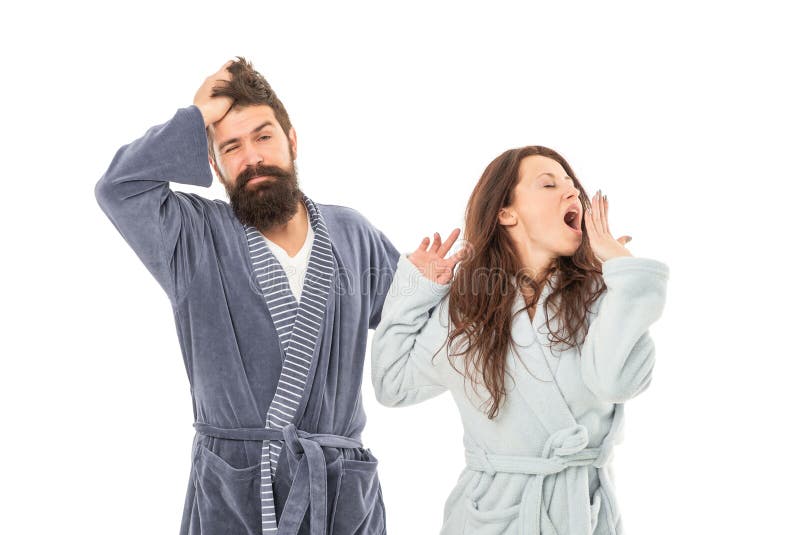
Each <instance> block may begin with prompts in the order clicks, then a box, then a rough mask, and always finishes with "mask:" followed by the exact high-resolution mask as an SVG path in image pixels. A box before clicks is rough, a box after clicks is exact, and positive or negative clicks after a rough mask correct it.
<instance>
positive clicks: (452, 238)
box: [438, 228, 461, 258]
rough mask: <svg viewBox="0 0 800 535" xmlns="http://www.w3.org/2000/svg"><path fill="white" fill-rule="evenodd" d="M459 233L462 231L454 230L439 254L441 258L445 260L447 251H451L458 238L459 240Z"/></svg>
mask: <svg viewBox="0 0 800 535" xmlns="http://www.w3.org/2000/svg"><path fill="white" fill-rule="evenodd" d="M459 233H461V229H459V228H456V229H453V232H451V233H450V235H449V236H448V237H447V239H446V240H445V241H444V243H443V244H442V247H441V248H440V249H439V252H438V254H439V256H440V257H442V258H444V255H446V254H447V251H449V250H450V248H451V247H452V246H453V244H454V243H455V242H456V238H458V235H459Z"/></svg>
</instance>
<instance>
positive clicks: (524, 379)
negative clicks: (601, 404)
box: [508, 284, 591, 534]
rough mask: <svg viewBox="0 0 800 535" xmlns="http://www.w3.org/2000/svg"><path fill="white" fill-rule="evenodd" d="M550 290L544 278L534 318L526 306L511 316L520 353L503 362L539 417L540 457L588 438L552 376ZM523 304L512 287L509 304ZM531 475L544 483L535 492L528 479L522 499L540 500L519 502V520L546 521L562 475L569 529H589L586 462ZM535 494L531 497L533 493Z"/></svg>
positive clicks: (538, 523)
mask: <svg viewBox="0 0 800 535" xmlns="http://www.w3.org/2000/svg"><path fill="white" fill-rule="evenodd" d="M551 292H552V286H551V284H546V285H545V287H544V289H543V290H542V293H541V296H540V297H539V300H538V302H537V304H536V313H535V314H534V317H533V321H531V320H530V317H529V316H528V313H527V312H525V311H523V312H521V313H519V314H517V315H516V317H515V318H514V320H513V322H512V326H511V333H512V339H513V340H514V342H515V345H516V349H517V352H518V353H519V358H517V357H516V356H514V355H512V356H511V357H510V358H509V362H508V369H509V372H510V373H511V375H512V376H513V377H514V380H515V384H516V385H517V386H516V388H515V391H516V392H517V393H518V394H519V395H520V396H521V397H522V399H523V400H524V401H525V402H526V404H527V405H528V406H529V407H530V409H531V415H534V416H535V417H536V418H537V419H539V421H540V422H541V424H542V426H543V427H544V428H545V429H546V430H547V431H548V432H549V434H550V438H549V439H548V440H547V442H546V443H545V445H544V448H543V451H542V452H541V457H544V458H553V457H554V456H558V455H559V451H567V450H571V449H574V450H576V451H580V450H581V449H583V448H585V446H586V445H587V444H588V432H587V430H586V428H585V427H584V426H581V425H579V424H578V422H577V421H576V420H575V416H574V415H573V414H572V411H571V410H570V408H569V405H568V404H567V401H566V400H565V399H564V395H563V393H562V392H561V389H560V387H559V385H558V383H557V382H556V375H557V373H556V372H557V369H558V361H559V359H558V357H556V356H553V355H552V353H551V351H550V349H548V347H547V346H548V345H549V340H548V332H549V331H548V329H547V322H546V318H545V314H544V301H545V298H546V297H547V296H548V295H549V294H550V293H551ZM524 306H525V303H524V298H523V296H522V294H521V293H519V292H517V297H516V300H515V302H514V308H513V310H514V311H515V312H516V311H518V310H520V309H522V308H523V307H524ZM554 323H555V322H554V320H552V319H551V325H554V329H555V328H556V327H555V324H554ZM584 442H586V444H584ZM534 477H535V478H543V479H544V480H543V482H541V483H543V487H542V491H541V492H538V491H537V490H536V487H537V484H536V483H532V484H531V485H529V489H528V490H526V496H525V497H523V502H525V501H529V502H530V501H531V500H535V501H539V505H538V506H533V507H523V508H522V513H521V517H520V523H521V525H523V526H529V525H535V526H541V525H547V524H549V523H550V518H549V516H548V514H547V511H548V510H549V509H550V504H551V501H552V500H553V490H554V488H555V482H556V479H555V478H556V477H563V478H565V479H566V485H565V488H566V489H567V493H568V494H570V496H569V498H570V499H568V500H567V503H566V507H567V508H568V511H569V522H570V533H576V534H578V533H580V534H584V533H586V534H588V533H589V529H590V525H591V516H590V510H589V508H587V507H585V506H584V505H583V504H586V503H589V479H588V469H587V467H586V466H574V467H572V468H571V469H569V470H565V471H563V472H561V473H559V474H553V475H552V476H550V477H545V476H543V475H536V476H534ZM534 495H535V496H536V497H535V498H533V496H534Z"/></svg>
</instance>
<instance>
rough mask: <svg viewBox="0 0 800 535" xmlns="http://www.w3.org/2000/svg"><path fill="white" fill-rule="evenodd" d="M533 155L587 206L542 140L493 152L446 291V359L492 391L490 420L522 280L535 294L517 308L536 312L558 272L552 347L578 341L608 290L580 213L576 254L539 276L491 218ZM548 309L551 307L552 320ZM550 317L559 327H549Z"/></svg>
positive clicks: (501, 393) (500, 396) (551, 299)
mask: <svg viewBox="0 0 800 535" xmlns="http://www.w3.org/2000/svg"><path fill="white" fill-rule="evenodd" d="M535 155H540V156H546V157H547V158H551V159H552V160H555V161H556V162H558V163H559V164H561V166H562V167H563V168H564V170H565V171H566V172H567V173H568V174H569V176H570V177H572V179H573V180H574V184H575V187H576V188H578V190H580V201H579V202H580V203H581V205H582V206H583V211H584V213H585V212H586V209H587V208H588V207H589V206H590V205H591V202H590V201H589V197H588V196H587V195H586V192H585V191H584V189H583V186H582V185H581V184H580V182H579V181H578V178H577V177H576V176H575V173H574V172H573V171H572V168H571V167H570V165H569V164H568V163H567V161H566V160H565V159H564V158H563V157H562V156H561V155H560V154H558V153H557V152H555V151H554V150H551V149H548V148H546V147H541V146H529V147H522V148H518V149H511V150H508V151H506V152H504V153H503V154H501V155H500V156H498V157H497V158H495V159H494V161H492V163H490V164H489V166H488V167H487V168H486V170H485V171H484V172H483V175H482V176H481V178H480V180H479V181H478V184H477V185H476V186H475V189H474V190H473V192H472V195H471V196H470V199H469V202H468V203H467V209H466V214H465V226H464V236H463V238H464V240H465V241H466V243H467V247H468V250H467V253H468V254H467V256H466V258H464V259H463V260H462V261H461V263H460V264H459V268H458V269H457V270H456V273H455V275H454V277H453V284H452V286H451V289H450V296H449V310H450V311H449V315H450V325H451V328H450V330H449V335H448V337H447V342H446V343H447V346H448V351H447V354H448V359H449V360H450V364H451V365H453V366H454V368H456V369H458V367H456V366H455V364H454V363H455V358H456V357H463V359H464V363H463V364H464V367H463V368H464V371H463V372H462V373H463V374H464V378H465V382H466V380H467V379H468V380H469V381H470V382H471V384H472V387H473V389H475V391H476V392H477V386H478V384H482V385H483V386H484V387H485V388H486V389H487V390H488V392H489V394H490V395H491V399H490V400H487V404H488V410H487V411H486V412H487V414H488V416H489V418H494V417H496V416H497V414H498V412H499V410H500V406H501V404H502V403H503V400H504V399H505V396H506V388H505V376H506V355H507V354H508V350H509V348H510V346H513V343H512V338H511V324H512V321H513V317H512V313H513V311H512V308H513V307H512V305H513V303H514V300H515V297H516V292H517V291H518V290H519V289H520V288H521V287H524V286H526V287H527V288H526V290H528V292H526V293H530V294H532V295H533V296H534V299H533V300H532V301H528V300H527V299H526V305H527V308H526V309H523V310H521V311H519V313H523V314H525V313H527V311H528V309H534V310H535V306H536V302H537V301H538V298H539V295H540V294H541V291H542V288H543V287H544V284H546V283H547V280H548V279H551V275H557V276H556V277H552V281H554V287H553V291H552V292H551V293H550V294H549V295H548V296H547V298H546V299H545V302H544V304H543V305H544V310H545V318H546V324H547V328H548V330H549V331H550V332H549V335H548V339H549V342H550V344H551V346H552V345H553V344H555V343H558V344H564V345H565V346H566V347H567V348H569V347H575V346H579V345H582V344H583V337H585V332H586V326H587V313H588V311H589V307H590V306H591V304H592V303H593V302H594V301H595V300H597V298H598V297H599V296H600V294H601V293H602V292H603V291H604V290H605V288H606V287H605V284H604V283H603V278H602V270H601V262H600V260H599V259H598V258H597V257H596V256H595V255H594V252H593V251H592V249H591V247H590V246H589V241H588V239H587V238H586V237H585V236H586V224H585V220H584V218H582V219H581V228H582V230H583V236H584V237H583V238H582V239H581V244H580V247H579V248H578V250H577V251H575V254H574V255H572V256H562V257H558V258H557V259H556V260H555V261H554V262H553V264H552V265H551V267H550V268H549V270H548V271H547V272H546V276H545V278H544V279H542V281H541V282H537V281H536V280H535V279H533V278H532V277H530V276H528V275H527V274H526V273H525V271H526V270H525V269H524V266H522V265H521V263H520V261H519V259H518V258H517V254H516V252H515V249H514V245H513V243H512V241H511V236H510V235H509V233H508V231H507V230H506V228H505V227H504V226H503V225H500V224H499V222H498V219H497V218H498V214H499V212H500V209H501V208H503V207H507V206H509V205H510V204H512V203H513V202H514V188H515V186H516V185H517V183H518V182H519V167H520V163H521V162H522V159H523V158H526V157H528V156H535ZM554 303H557V306H555V305H554ZM550 308H552V309H553V310H554V311H555V316H554V317H552V318H551V317H550V316H549V311H548V309H550ZM551 320H554V321H555V323H556V325H558V328H557V329H556V330H555V331H554V330H553V327H552V326H551V325H550V322H551ZM457 340H458V343H457V344H456V341H457ZM513 349H514V351H515V352H516V348H513Z"/></svg>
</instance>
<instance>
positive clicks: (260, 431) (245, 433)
mask: <svg viewBox="0 0 800 535" xmlns="http://www.w3.org/2000/svg"><path fill="white" fill-rule="evenodd" d="M194 428H195V430H196V431H197V432H198V433H200V434H201V435H206V436H210V437H215V438H223V439H228V440H279V441H283V442H284V445H285V447H288V449H289V453H291V454H292V456H293V457H294V461H295V462H293V463H292V462H290V463H289V471H290V475H291V478H292V484H291V488H290V489H289V496H288V497H287V498H286V504H285V506H284V509H283V513H282V514H281V520H280V523H279V525H278V535H296V534H297V533H298V531H299V530H300V525H301V524H302V522H303V518H304V517H305V514H306V511H307V510H308V508H309V506H310V507H311V518H310V520H311V526H310V527H311V533H319V534H326V533H328V528H327V525H326V522H325V520H326V518H327V514H328V489H327V486H328V477H327V470H326V462H325V455H324V454H323V452H322V447H323V446H324V447H330V448H361V447H362V444H361V440H359V439H357V438H351V437H345V436H341V435H330V434H324V433H308V432H306V431H303V430H300V429H297V428H296V427H295V426H294V424H289V425H287V426H286V427H284V428H283V429H271V428H250V427H240V428H235V429H230V428H221V427H214V426H211V425H208V424H204V423H200V422H195V424H194ZM302 461H305V462H302Z"/></svg>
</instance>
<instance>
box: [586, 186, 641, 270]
mask: <svg viewBox="0 0 800 535" xmlns="http://www.w3.org/2000/svg"><path fill="white" fill-rule="evenodd" d="M601 194H602V191H600V190H598V191H597V193H595V194H594V197H592V206H591V207H590V208H589V210H588V212H587V214H586V215H587V217H586V233H587V235H588V237H589V245H590V246H591V248H592V251H594V254H595V255H597V257H598V258H599V259H600V260H601V261H602V262H605V261H606V260H609V259H611V258H616V257H618V256H633V255H632V254H631V252H630V251H629V250H628V249H626V248H625V244H627V243H628V242H629V241H631V240H632V239H633V238H631V237H630V236H620V237H619V238H617V239H614V236H612V235H611V230H610V229H609V226H608V199H607V198H606V196H605V195H601Z"/></svg>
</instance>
